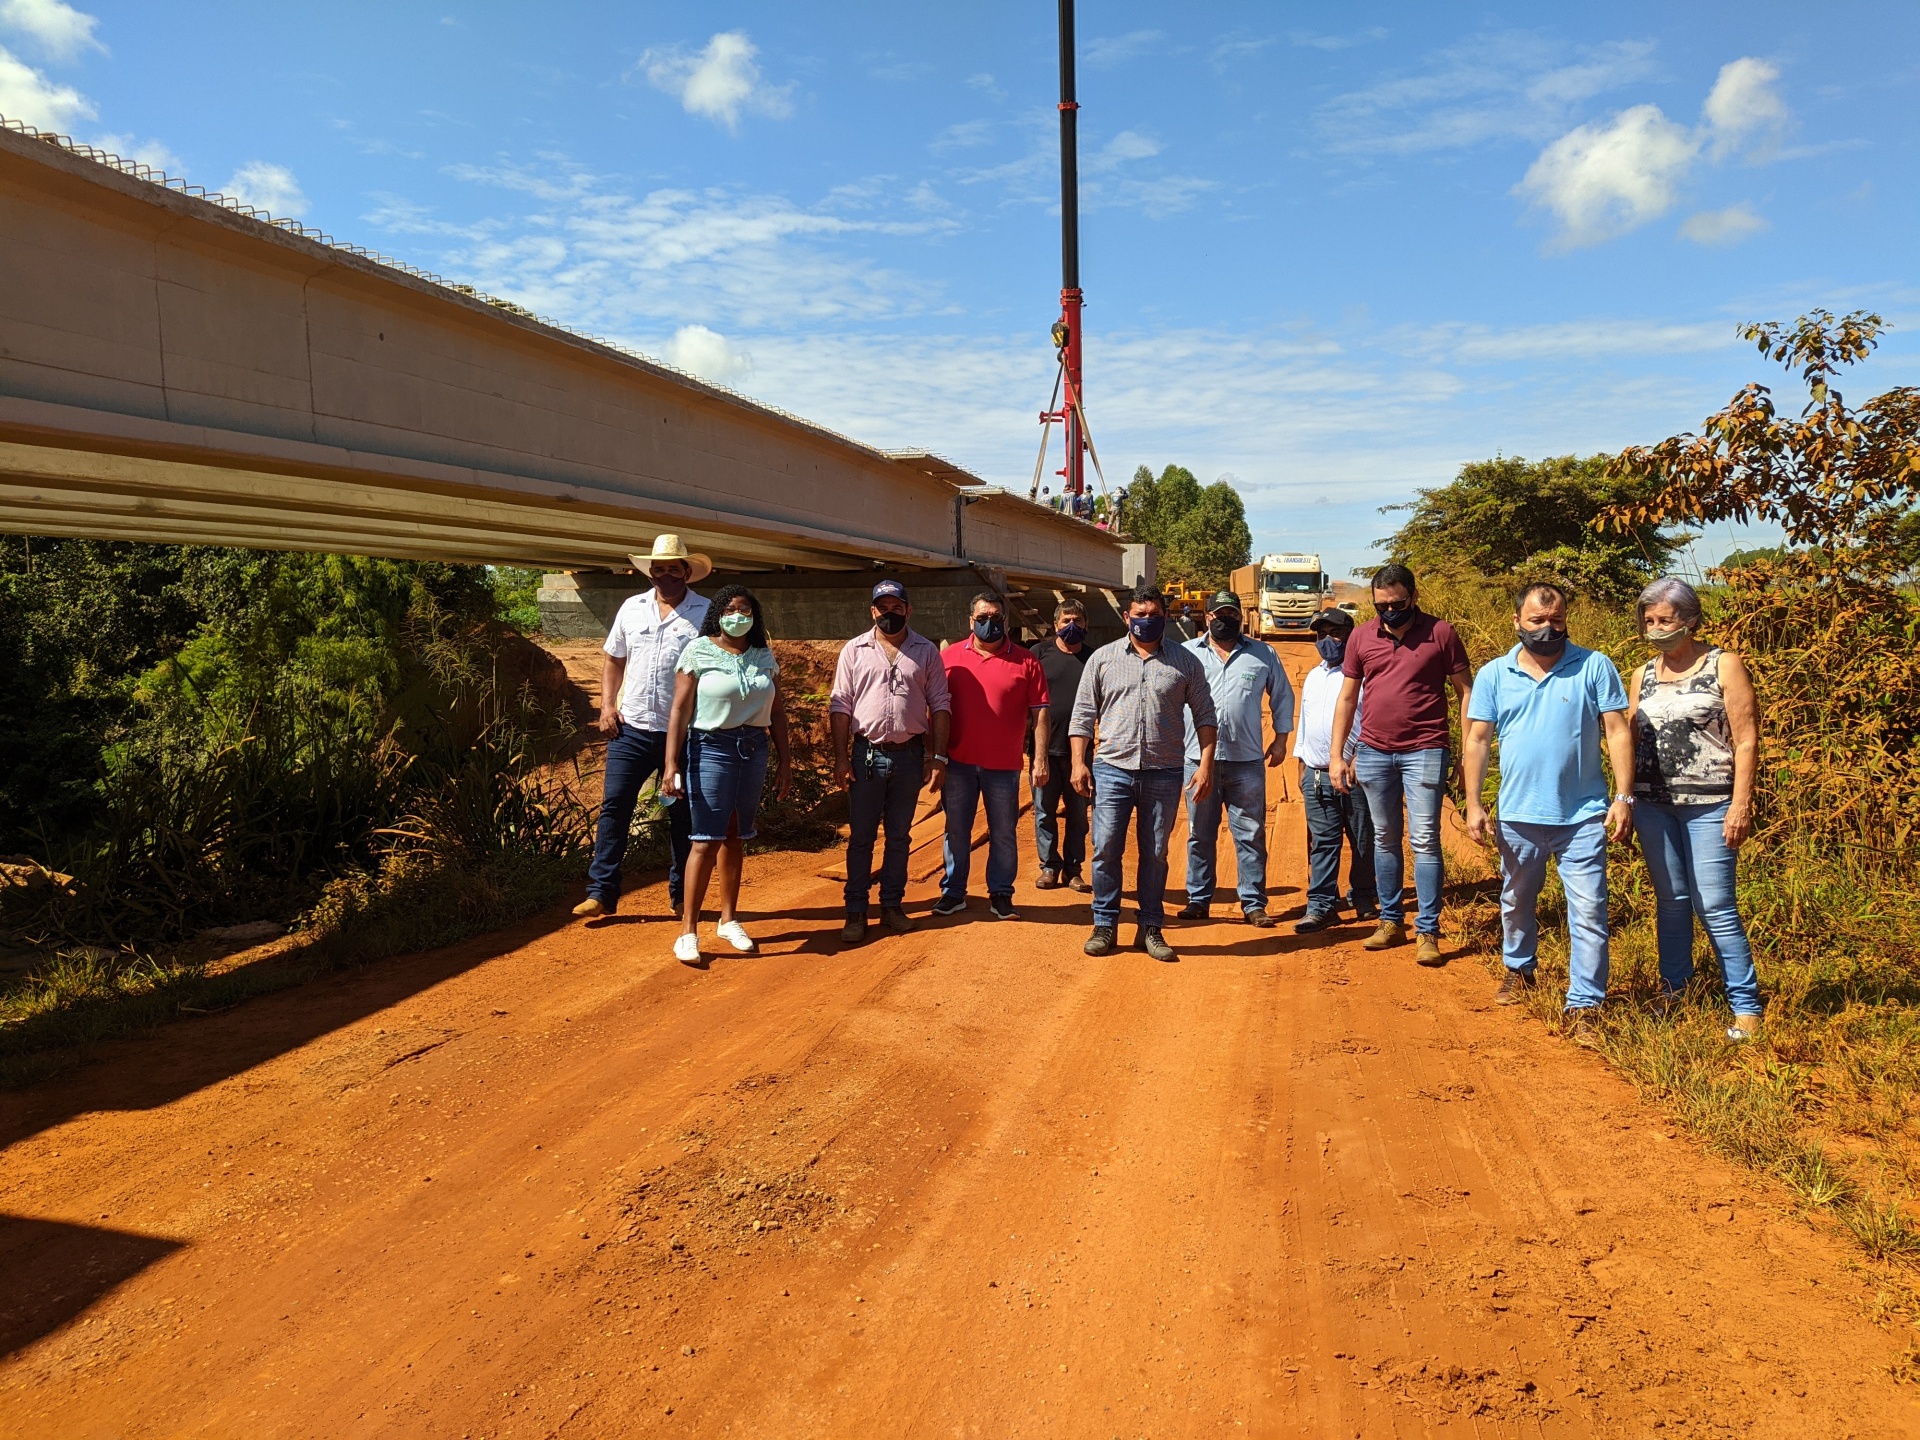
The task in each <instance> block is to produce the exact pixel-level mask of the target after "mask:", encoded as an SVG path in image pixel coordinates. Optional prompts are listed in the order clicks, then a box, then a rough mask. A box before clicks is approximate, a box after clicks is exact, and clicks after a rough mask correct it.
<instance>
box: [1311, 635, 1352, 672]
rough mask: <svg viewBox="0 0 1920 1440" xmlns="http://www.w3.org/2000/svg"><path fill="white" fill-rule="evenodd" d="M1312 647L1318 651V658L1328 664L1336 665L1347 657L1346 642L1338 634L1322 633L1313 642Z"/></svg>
mask: <svg viewBox="0 0 1920 1440" xmlns="http://www.w3.org/2000/svg"><path fill="white" fill-rule="evenodd" d="M1313 648H1314V649H1316V650H1318V651H1319V652H1320V658H1321V659H1322V660H1324V661H1326V662H1327V664H1329V665H1338V664H1339V663H1340V662H1341V661H1342V660H1344V659H1346V658H1347V642H1346V641H1344V640H1342V639H1341V638H1340V637H1339V636H1338V635H1322V636H1321V637H1320V638H1319V639H1318V640H1316V641H1314V642H1313Z"/></svg>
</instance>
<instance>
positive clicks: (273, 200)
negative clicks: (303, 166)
mask: <svg viewBox="0 0 1920 1440" xmlns="http://www.w3.org/2000/svg"><path fill="white" fill-rule="evenodd" d="M220 189H221V190H222V192H224V193H225V194H228V195H231V196H232V197H233V198H234V199H236V200H239V201H241V202H242V203H244V204H247V205H251V206H253V207H254V208H255V209H256V210H264V211H266V212H267V213H268V214H269V215H277V216H281V217H285V218H297V217H298V216H300V215H302V214H304V213H305V212H306V208H307V197H306V196H304V195H302V194H301V193H300V182H299V181H297V180H295V179H294V178H293V172H292V171H291V170H289V169H287V167H286V166H284V165H275V164H272V163H271V162H269V161H266V160H249V161H248V162H247V163H246V164H244V165H242V166H241V167H240V168H239V169H238V170H236V171H234V172H233V176H232V178H231V179H229V180H228V181H227V183H226V184H224V185H222V186H221V187H220Z"/></svg>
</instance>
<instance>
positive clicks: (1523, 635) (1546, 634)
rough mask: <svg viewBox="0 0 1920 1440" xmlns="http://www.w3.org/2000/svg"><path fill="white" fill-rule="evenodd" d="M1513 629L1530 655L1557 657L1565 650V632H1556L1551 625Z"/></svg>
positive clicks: (1517, 626) (1519, 626) (1521, 626)
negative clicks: (1517, 632) (1518, 634)
mask: <svg viewBox="0 0 1920 1440" xmlns="http://www.w3.org/2000/svg"><path fill="white" fill-rule="evenodd" d="M1514 629H1515V630H1517V631H1519V633H1520V643H1521V644H1522V645H1524V646H1526V647H1527V650H1528V651H1529V652H1530V653H1532V654H1535V655H1540V656H1550V655H1558V654H1559V653H1560V652H1561V651H1562V650H1564V649H1566V648H1567V632H1566V631H1564V630H1556V629H1554V628H1553V626H1551V625H1536V626H1533V627H1532V628H1528V627H1527V626H1525V625H1516V626H1514Z"/></svg>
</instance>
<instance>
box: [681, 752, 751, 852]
mask: <svg viewBox="0 0 1920 1440" xmlns="http://www.w3.org/2000/svg"><path fill="white" fill-rule="evenodd" d="M685 773H686V777H687V778H686V786H687V803H688V806H689V807H690V809H691V812H692V817H693V838H694V839H695V840H725V839H726V838H727V832H728V830H730V829H731V828H732V827H733V823H734V821H735V819H736V818H737V819H738V821H739V827H740V828H739V831H738V834H739V838H740V839H742V840H751V839H752V838H753V836H754V827H755V823H756V821H757V820H758V818H759V815H760V792H761V791H762V790H764V789H765V788H766V784H767V731H766V728H765V727H764V726H760V725H740V726H737V727H735V728H734V729H732V730H691V731H689V732H688V733H687V764H686V772H685Z"/></svg>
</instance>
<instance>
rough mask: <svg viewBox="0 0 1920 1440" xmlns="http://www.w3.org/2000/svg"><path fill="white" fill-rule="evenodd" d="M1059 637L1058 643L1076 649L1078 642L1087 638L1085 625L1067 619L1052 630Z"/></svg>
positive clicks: (1078, 645)
mask: <svg viewBox="0 0 1920 1440" xmlns="http://www.w3.org/2000/svg"><path fill="white" fill-rule="evenodd" d="M1053 633H1054V634H1056V635H1058V636H1059V637H1060V643H1061V644H1063V645H1067V646H1070V647H1072V648H1073V649H1076V650H1077V649H1078V648H1079V647H1080V642H1081V641H1082V640H1085V639H1086V638H1087V627H1086V626H1084V625H1082V624H1080V622H1079V621H1077V620H1069V621H1068V622H1067V623H1066V624H1064V625H1062V626H1061V627H1060V628H1059V629H1058V630H1056V631H1054V632H1053Z"/></svg>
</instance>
